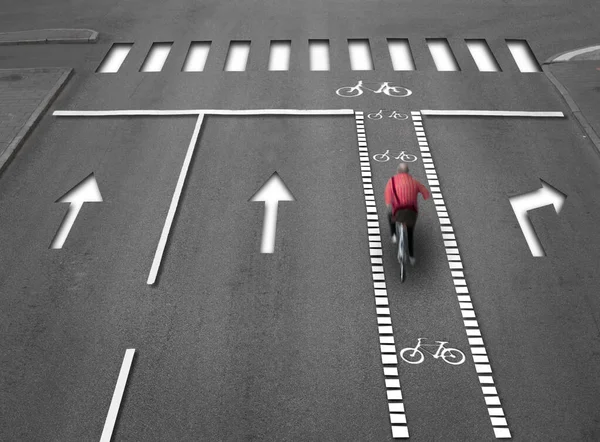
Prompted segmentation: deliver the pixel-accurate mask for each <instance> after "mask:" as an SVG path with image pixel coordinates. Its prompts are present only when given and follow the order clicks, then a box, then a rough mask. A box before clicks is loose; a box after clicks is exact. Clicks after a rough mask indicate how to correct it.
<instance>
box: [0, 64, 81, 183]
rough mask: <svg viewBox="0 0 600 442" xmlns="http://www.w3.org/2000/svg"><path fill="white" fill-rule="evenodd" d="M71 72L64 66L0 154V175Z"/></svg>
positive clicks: (71, 69)
mask: <svg viewBox="0 0 600 442" xmlns="http://www.w3.org/2000/svg"><path fill="white" fill-rule="evenodd" d="M72 73H73V68H65V69H64V72H63V74H62V75H61V76H60V78H59V79H58V81H57V82H56V83H55V84H54V86H53V87H52V89H50V92H48V94H47V95H46V96H45V97H44V99H43V100H42V101H41V102H40V104H39V105H38V107H37V108H36V109H35V111H33V113H32V114H31V116H30V117H29V119H28V120H27V122H26V123H25V125H24V126H23V127H22V128H21V130H20V131H19V133H18V134H17V136H16V137H15V138H13V140H12V141H11V143H10V144H9V145H8V147H7V148H6V150H5V151H4V152H3V153H2V154H1V155H0V175H1V174H2V172H4V169H6V167H7V166H8V164H9V163H10V161H11V160H12V158H13V157H14V156H15V154H16V153H17V151H18V150H19V149H20V148H21V146H22V145H23V143H24V142H25V140H26V139H27V137H28V136H29V134H30V133H31V132H33V128H34V126H35V125H36V124H37V123H38V121H39V120H40V119H41V117H42V114H43V113H44V112H45V111H46V109H48V107H49V106H50V104H52V102H53V101H54V99H55V98H56V96H57V95H58V93H59V92H60V91H61V89H62V88H63V86H64V85H65V83H66V82H67V80H68V79H69V77H70V76H71V74H72Z"/></svg>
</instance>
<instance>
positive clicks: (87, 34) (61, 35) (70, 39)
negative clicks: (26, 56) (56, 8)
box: [0, 29, 98, 45]
mask: <svg viewBox="0 0 600 442" xmlns="http://www.w3.org/2000/svg"><path fill="white" fill-rule="evenodd" d="M97 40H98V32H96V31H93V30H91V29H33V30H29V31H16V32H0V45H15V44H31V43H95V42H96V41H97Z"/></svg>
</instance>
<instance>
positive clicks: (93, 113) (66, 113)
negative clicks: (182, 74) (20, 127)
mask: <svg viewBox="0 0 600 442" xmlns="http://www.w3.org/2000/svg"><path fill="white" fill-rule="evenodd" d="M353 113H354V111H353V110H352V109H238V110H232V109H188V110H158V109H150V110H142V109H139V110H136V109H132V110H101V111H98V110H85V111H82V110H56V111H54V112H53V113H52V115H54V116H56V117H115V116H117V117H125V116H130V115H138V116H171V115H352V114H353Z"/></svg>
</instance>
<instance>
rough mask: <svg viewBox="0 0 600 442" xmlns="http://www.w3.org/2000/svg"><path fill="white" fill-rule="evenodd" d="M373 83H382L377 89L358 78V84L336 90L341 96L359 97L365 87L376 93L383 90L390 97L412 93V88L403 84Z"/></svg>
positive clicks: (405, 95) (406, 95)
mask: <svg viewBox="0 0 600 442" xmlns="http://www.w3.org/2000/svg"><path fill="white" fill-rule="evenodd" d="M372 84H381V87H380V88H379V89H377V90H375V89H371V88H369V87H367V86H365V85H364V83H363V81H362V80H358V83H357V84H356V86H343V87H341V88H339V89H338V90H337V91H335V93H336V94H338V95H339V96H340V97H358V96H359V95H362V93H363V89H367V90H369V91H371V92H373V93H375V94H381V93H382V92H383V93H384V94H386V95H388V96H390V97H408V96H409V95H410V94H412V91H411V90H410V89H407V88H405V87H402V86H390V82H389V81H386V82H385V83H372Z"/></svg>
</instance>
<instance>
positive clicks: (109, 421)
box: [100, 348, 135, 442]
mask: <svg viewBox="0 0 600 442" xmlns="http://www.w3.org/2000/svg"><path fill="white" fill-rule="evenodd" d="M134 354H135V348H128V349H127V350H125V356H124V357H123V363H122V364H121V370H120V371H119V377H118V378H117V385H116V386H115V391H114V393H113V397H112V400H111V401H110V407H109V409H108V415H107V416H106V421H105V422H104V429H103V430H102V436H100V442H110V439H111V438H112V432H113V429H114V428H115V423H116V421H117V416H118V414H119V407H120V406H121V399H122V398H123V393H124V392H125V386H126V384H127V377H128V376H129V370H130V368H131V363H132V362H133V355H134Z"/></svg>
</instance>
